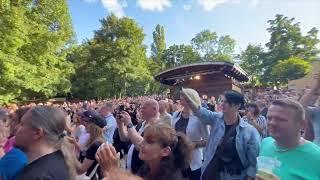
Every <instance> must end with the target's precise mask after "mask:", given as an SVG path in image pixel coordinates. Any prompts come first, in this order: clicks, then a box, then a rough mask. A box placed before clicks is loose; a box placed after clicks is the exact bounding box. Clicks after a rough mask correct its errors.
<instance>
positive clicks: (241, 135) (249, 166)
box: [195, 107, 260, 177]
mask: <svg viewBox="0 0 320 180" xmlns="http://www.w3.org/2000/svg"><path fill="white" fill-rule="evenodd" d="M195 115H196V116H198V117H199V120H201V121H202V123H205V124H209V125H211V127H212V128H211V132H210V136H209V139H208V143H207V146H206V149H205V152H204V163H203V166H202V168H201V175H202V174H203V172H204V170H205V169H206V168H207V166H208V165H209V163H210V161H211V160H212V159H213V156H214V154H215V152H216V149H217V147H218V145H219V142H220V141H221V139H222V137H223V136H224V133H225V124H224V120H223V114H222V113H216V112H211V111H209V110H207V109H205V108H202V107H200V109H199V110H198V111H196V112H195ZM236 132H237V135H236V149H237V152H238V155H239V158H240V160H241V162H242V165H243V167H244V168H245V170H244V171H243V172H242V173H241V176H242V177H245V176H251V177H255V175H256V171H257V168H256V164H257V159H256V158H257V156H258V155H259V150H260V135H259V133H258V131H257V130H256V129H255V128H254V127H253V126H251V125H250V124H248V123H247V122H245V121H244V120H243V119H242V118H240V122H239V125H238V126H237V127H236Z"/></svg>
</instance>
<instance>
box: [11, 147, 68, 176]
mask: <svg viewBox="0 0 320 180" xmlns="http://www.w3.org/2000/svg"><path fill="white" fill-rule="evenodd" d="M16 179H17V180H69V179H70V178H69V172H68V167H67V165H66V163H65V161H64V157H63V154H62V152H61V151H56V152H53V153H50V154H47V155H45V156H42V157H40V158H39V159H37V160H35V161H33V162H31V163H30V164H28V165H27V166H26V167H25V168H24V169H23V170H22V172H21V173H20V174H19V175H18V177H17V178H16Z"/></svg>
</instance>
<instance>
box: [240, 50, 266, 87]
mask: <svg viewBox="0 0 320 180" xmlns="http://www.w3.org/2000/svg"><path fill="white" fill-rule="evenodd" d="M264 55H265V52H264V51H263V48H262V47H261V46H256V45H252V44H249V45H248V46H247V48H246V50H244V51H242V52H241V53H240V55H239V57H238V58H239V64H240V66H241V68H242V69H244V70H245V71H246V72H247V73H248V74H249V75H250V83H251V85H252V86H257V85H260V80H261V79H260V78H261V76H262V75H263V69H264V67H263V64H262V63H263V58H264Z"/></svg>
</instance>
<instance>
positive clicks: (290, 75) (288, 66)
mask: <svg viewBox="0 0 320 180" xmlns="http://www.w3.org/2000/svg"><path fill="white" fill-rule="evenodd" d="M311 69H312V66H311V64H310V63H309V62H307V61H305V60H303V59H301V58H297V57H291V58H289V59H287V60H283V61H279V63H278V64H276V65H275V66H274V67H273V68H272V72H271V73H272V75H273V76H274V77H277V78H276V81H277V82H280V83H281V84H287V83H288V81H289V80H294V79H299V78H302V77H304V76H305V75H307V74H308V73H309V72H310V71H311Z"/></svg>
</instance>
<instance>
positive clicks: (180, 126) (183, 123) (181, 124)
mask: <svg viewBox="0 0 320 180" xmlns="http://www.w3.org/2000/svg"><path fill="white" fill-rule="evenodd" d="M188 123H189V118H184V117H183V116H182V115H181V116H180V119H179V120H178V121H177V122H176V124H175V127H174V128H175V130H176V131H177V132H181V133H183V134H186V132H187V126H188Z"/></svg>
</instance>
